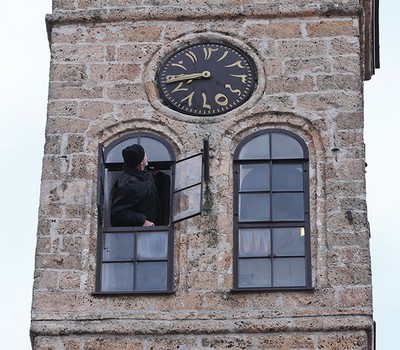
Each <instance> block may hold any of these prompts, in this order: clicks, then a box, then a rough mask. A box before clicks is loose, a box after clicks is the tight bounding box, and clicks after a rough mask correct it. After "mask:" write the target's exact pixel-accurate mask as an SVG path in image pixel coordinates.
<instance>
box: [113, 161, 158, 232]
mask: <svg viewBox="0 0 400 350" xmlns="http://www.w3.org/2000/svg"><path fill="white" fill-rule="evenodd" d="M158 207H159V199H158V193H157V188H156V185H155V183H154V178H153V175H152V174H151V173H149V172H147V171H146V170H144V171H142V170H140V169H138V168H130V167H124V172H123V173H122V175H121V176H120V178H119V179H118V183H117V188H116V190H115V193H114V196H113V199H112V205H111V225H112V226H143V224H144V222H145V220H149V221H151V222H154V223H155V224H157V216H158Z"/></svg>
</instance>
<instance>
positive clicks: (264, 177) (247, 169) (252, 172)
mask: <svg viewBox="0 0 400 350" xmlns="http://www.w3.org/2000/svg"><path fill="white" fill-rule="evenodd" d="M240 190H241V191H255V190H264V191H266V190H269V164H243V165H241V166H240Z"/></svg>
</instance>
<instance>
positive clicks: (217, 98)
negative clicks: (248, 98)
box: [214, 94, 229, 107]
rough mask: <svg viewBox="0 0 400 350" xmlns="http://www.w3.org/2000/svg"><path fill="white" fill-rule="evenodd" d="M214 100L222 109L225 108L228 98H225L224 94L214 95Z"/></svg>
mask: <svg viewBox="0 0 400 350" xmlns="http://www.w3.org/2000/svg"><path fill="white" fill-rule="evenodd" d="M214 99H215V102H216V103H217V104H218V105H220V106H222V107H225V106H227V105H228V103H229V101H228V97H226V96H225V95H224V94H216V95H215V98H214Z"/></svg>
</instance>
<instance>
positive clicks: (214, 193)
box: [31, 0, 373, 350]
mask: <svg viewBox="0 0 400 350" xmlns="http://www.w3.org/2000/svg"><path fill="white" fill-rule="evenodd" d="M183 3H185V4H184V6H183ZM222 3H223V5H224V6H222ZM128 4H129V5H128ZM218 4H219V5H221V6H219V5H215V6H212V5H214V4H210V5H207V4H204V1H201V2H199V1H190V2H187V3H186V2H183V1H157V2H156V1H150V2H149V1H137V2H134V4H132V2H127V1H117V0H114V1H111V0H108V1H106V0H104V1H89V0H85V1H84V0H76V1H69V2H68V1H61V0H54V1H53V10H54V13H53V15H52V16H48V18H47V22H48V28H49V39H50V50H51V67H50V77H49V104H48V119H47V126H46V145H45V151H44V159H43V175H42V187H41V203H40V213H39V224H38V233H37V235H38V243H37V249H36V268H35V282H34V291H33V306H32V325H31V334H32V344H33V348H35V349H71V350H72V349H79V350H83V349H84V350H88V349H113V350H119V349H140V350H147V349H228V348H229V349H278V348H281V349H299V348H304V349H320V348H324V349H367V348H368V349H369V348H372V346H373V345H372V344H371V342H372V287H371V271H370V256H369V228H368V221H367V208H366V198H365V176H364V172H365V154H364V144H363V95H362V92H363V90H362V84H363V79H364V76H365V70H366V69H365V66H364V65H363V64H362V62H364V56H363V54H362V53H363V50H364V46H363V30H362V28H363V21H362V16H360V14H362V12H360V10H361V9H362V8H361V7H360V5H359V4H358V1H345V2H344V1H322V0H321V1H320V2H319V3H318V4H313V5H310V4H309V2H308V1H297V2H296V4H292V1H282V0H281V1H273V2H271V1H235V0H231V1H224V2H218ZM173 5H174V6H173ZM199 38H207V39H210V40H223V41H224V42H229V43H232V44H234V45H236V46H238V47H240V48H242V49H244V50H246V52H248V53H249V54H250V55H251V57H252V58H253V59H254V61H255V63H256V66H257V70H258V72H259V80H258V85H257V88H256V90H255V92H254V93H253V95H252V97H251V98H250V100H249V101H247V102H246V103H245V104H244V105H242V106H241V107H239V108H237V109H235V110H234V111H232V112H230V113H227V114H225V115H222V116H216V117H191V116H184V115H182V114H179V113H177V112H174V111H172V110H170V109H169V108H168V107H166V106H165V105H164V104H163V103H162V101H161V100H160V98H159V95H158V92H157V88H156V84H155V75H156V71H157V68H158V66H159V63H160V60H161V59H162V58H163V57H164V56H165V55H166V54H168V53H169V52H171V51H173V50H174V49H176V48H178V47H179V46H180V45H182V44H186V43H190V42H193V41H196V40H199ZM268 128H282V129H286V130H289V131H293V132H295V133H296V134H297V135H299V136H300V137H302V138H303V139H304V140H305V142H306V143H307V146H308V148H309V153H310V201H311V203H310V204H311V249H312V281H313V283H312V285H313V287H314V289H313V290H312V291H285V292H283V291H282V292H267V293H230V289H231V288H232V217H233V213H232V192H233V191H232V184H233V174H232V155H233V152H234V150H235V149H236V147H237V145H238V144H239V142H240V141H241V140H243V138H244V137H245V136H247V135H249V134H251V133H253V132H255V131H257V130H261V129H268ZM132 131H149V132H152V133H155V134H158V135H160V136H162V137H163V138H165V139H166V140H168V142H170V144H171V145H173V147H174V150H175V153H176V154H177V155H178V157H179V155H182V154H186V153H190V152H193V151H198V150H200V149H201V147H202V140H203V138H204V137H208V138H209V140H210V147H211V164H210V172H211V181H210V183H209V184H208V187H207V189H206V191H207V195H208V196H209V197H208V201H207V203H206V205H207V206H206V208H205V209H206V211H205V213H204V214H203V215H202V216H201V217H197V218H193V219H190V220H188V221H185V222H182V223H179V224H177V225H176V227H175V267H174V276H175V277H174V286H175V290H176V293H175V294H173V295H169V296H121V297H96V296H93V295H92V292H93V291H94V286H95V269H96V242H97V211H96V210H97V209H96V186H97V164H98V163H97V146H98V143H103V144H108V143H110V142H111V141H112V140H114V139H116V138H117V137H118V136H121V135H123V134H125V133H128V132H132ZM347 211H351V213H352V220H349V219H348V218H347V217H346V212H347Z"/></svg>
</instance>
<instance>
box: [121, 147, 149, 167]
mask: <svg viewBox="0 0 400 350" xmlns="http://www.w3.org/2000/svg"><path fill="white" fill-rule="evenodd" d="M122 157H123V158H124V162H125V164H126V165H127V166H129V167H136V166H139V165H141V163H142V162H143V163H146V164H144V166H143V169H144V167H145V166H146V165H147V157H146V152H145V151H144V148H143V147H142V146H141V145H136V144H135V145H132V146H128V147H126V148H124V149H123V150H122Z"/></svg>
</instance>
